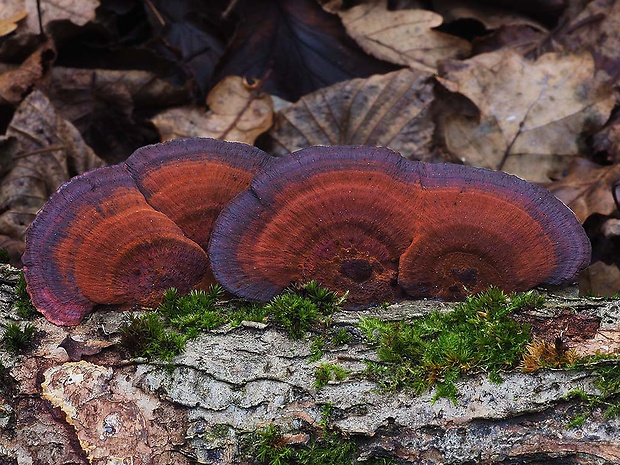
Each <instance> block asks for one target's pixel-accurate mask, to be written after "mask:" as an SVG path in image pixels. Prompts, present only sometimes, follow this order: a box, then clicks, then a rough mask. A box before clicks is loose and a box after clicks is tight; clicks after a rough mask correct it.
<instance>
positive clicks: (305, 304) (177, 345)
mask: <svg viewBox="0 0 620 465" xmlns="http://www.w3.org/2000/svg"><path fill="white" fill-rule="evenodd" d="M223 292H224V291H223V289H222V288H221V287H220V286H217V285H216V286H212V287H211V288H210V289H209V290H208V291H197V290H194V291H191V292H190V293H189V294H187V295H185V296H181V295H179V293H178V292H177V290H176V289H169V290H167V291H166V292H165V293H164V298H163V301H162V303H161V304H160V305H159V306H158V307H157V308H156V309H155V310H154V311H153V312H149V313H144V314H141V315H131V316H129V317H127V319H126V321H125V323H124V324H123V326H122V327H121V342H120V344H121V346H122V347H124V348H125V349H126V350H127V351H128V352H129V353H130V354H131V355H132V356H134V357H147V358H158V359H161V360H170V359H171V358H172V357H174V356H175V355H178V354H179V353H181V352H182V351H183V350H184V348H185V344H186V342H187V341H188V340H190V339H193V338H195V337H197V336H198V335H199V334H200V333H201V332H204V331H210V330H212V329H215V328H217V327H219V326H222V325H224V324H227V323H230V324H231V326H233V327H234V326H239V325H240V324H241V322H242V321H257V322H265V321H272V322H274V323H275V324H277V325H278V326H281V327H283V328H284V329H285V330H286V331H287V332H288V334H289V336H290V337H291V338H294V339H300V338H302V337H303V336H304V335H305V334H306V333H307V332H308V331H309V330H310V328H311V327H313V326H314V325H317V324H319V323H322V324H326V323H327V322H328V318H329V316H330V315H331V314H332V313H334V312H335V311H337V310H338V309H339V308H340V305H341V304H342V302H343V301H344V297H339V296H338V295H337V294H336V293H335V292H332V291H329V290H326V289H324V288H322V287H321V286H319V285H318V284H317V283H316V282H314V281H311V282H309V283H307V284H304V285H299V286H295V287H292V288H290V289H287V290H286V291H284V293H282V294H280V295H278V296H276V297H274V298H273V299H272V300H271V301H270V302H269V303H267V304H263V305H260V304H256V303H247V302H246V303H243V304H242V305H240V306H238V307H237V308H236V309H234V310H225V309H223V308H221V307H218V306H217V305H216V303H217V301H218V299H219V298H220V297H221V296H222V295H223ZM319 358H320V357H319Z"/></svg>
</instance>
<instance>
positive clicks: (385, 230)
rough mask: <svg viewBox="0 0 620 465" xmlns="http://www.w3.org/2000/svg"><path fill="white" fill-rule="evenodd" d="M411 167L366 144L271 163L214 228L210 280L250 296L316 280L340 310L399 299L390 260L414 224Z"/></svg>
mask: <svg viewBox="0 0 620 465" xmlns="http://www.w3.org/2000/svg"><path fill="white" fill-rule="evenodd" d="M413 167H415V165H411V164H409V163H407V162H406V160H405V159H403V158H402V157H400V156H399V155H398V154H397V153H396V152H393V151H392V150H389V149H385V148H371V147H311V148H308V149H304V150H300V151H299V152H296V153H293V154H292V155H289V156H286V157H283V158H281V159H278V161H277V163H273V164H272V165H270V167H269V168H268V169H265V170H264V171H261V172H260V173H259V174H257V175H256V177H255V178H254V179H253V181H252V183H251V188H250V190H248V191H246V192H243V193H241V194H240V195H239V196H238V197H236V198H235V199H234V200H233V201H232V202H231V203H230V204H229V205H228V206H227V207H225V208H224V210H222V213H221V215H220V216H219V218H218V220H217V221H216V223H215V226H214V229H213V233H212V237H211V244H210V246H209V256H210V258H211V261H212V265H211V266H212V270H213V273H214V275H215V278H216V279H217V281H218V282H219V283H220V284H222V285H223V286H224V287H225V288H227V289H228V290H229V291H231V292H233V293H234V294H237V295H240V296H242V297H245V298H249V299H253V300H262V301H264V300H268V299H269V298H271V297H272V296H274V295H275V294H277V293H278V292H280V291H282V289H284V288H285V287H287V286H288V285H289V284H291V282H303V281H308V280H311V279H316V280H317V281H319V282H320V283H322V284H323V285H325V286H327V287H329V288H331V289H333V290H336V291H341V292H345V291H347V290H349V291H350V295H349V300H348V302H349V304H350V305H352V306H359V305H366V304H368V303H370V302H376V303H380V302H385V301H387V300H394V299H395V298H398V297H399V296H400V291H399V289H398V284H397V270H398V259H399V257H400V255H401V254H402V253H403V252H404V251H405V249H406V248H407V247H408V246H409V244H410V243H411V238H412V233H413V232H414V231H415V230H416V228H417V225H416V223H417V222H418V221H419V218H418V209H419V208H420V202H419V201H420V200H421V194H422V190H421V188H420V181H419V174H418V173H417V171H416V170H415V169H411V168H413Z"/></svg>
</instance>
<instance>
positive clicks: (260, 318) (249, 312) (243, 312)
mask: <svg viewBox="0 0 620 465" xmlns="http://www.w3.org/2000/svg"><path fill="white" fill-rule="evenodd" d="M267 315H268V312H267V309H266V308H265V305H264V304H258V303H255V302H243V303H242V304H241V305H240V306H238V307H237V308H235V309H234V310H233V311H232V312H231V314H230V324H231V325H232V326H233V327H236V326H239V325H241V322H242V321H254V322H257V323H264V322H265V320H266V318H267Z"/></svg>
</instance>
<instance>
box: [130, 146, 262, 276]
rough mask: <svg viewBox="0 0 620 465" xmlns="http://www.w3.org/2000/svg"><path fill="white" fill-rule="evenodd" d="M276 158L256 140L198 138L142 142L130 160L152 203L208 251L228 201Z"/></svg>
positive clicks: (138, 183)
mask: <svg viewBox="0 0 620 465" xmlns="http://www.w3.org/2000/svg"><path fill="white" fill-rule="evenodd" d="M270 159H271V157H270V156H269V155H267V154H266V153H265V152H263V151H262V150H260V149H258V148H256V147H253V146H251V145H247V144H241V143H238V142H225V141H220V140H216V139H200V138H194V139H185V140H173V141H169V142H164V143H162V144H156V145H149V146H146V147H142V148H140V149H138V150H136V151H135V152H134V153H133V154H132V155H131V156H130V157H129V158H128V159H127V161H126V165H127V168H128V170H129V172H130V173H131V174H132V176H133V177H134V179H135V181H136V184H137V186H138V188H139V189H140V191H141V192H142V193H143V194H144V196H145V198H146V200H147V202H148V203H149V204H150V205H151V206H153V208H155V209H156V210H158V211H160V212H162V213H164V214H165V215H166V216H168V217H169V218H170V219H172V221H174V222H175V223H176V224H177V225H178V226H179V227H180V228H181V230H182V231H183V232H184V233H185V235H186V236H187V237H189V238H190V239H192V240H193V241H194V242H196V243H197V244H198V245H200V246H201V247H202V248H203V249H204V250H206V249H207V245H208V242H209V238H210V236H211V229H212V227H213V222H214V221H215V218H216V217H217V215H218V214H219V213H220V211H221V210H222V208H223V207H224V205H226V204H227V203H228V202H229V201H230V200H231V199H232V198H233V197H234V196H236V195H237V194H239V192H241V191H242V190H244V189H246V188H247V187H248V186H249V184H250V180H251V179H252V176H254V174H255V173H256V172H257V171H258V170H259V169H261V168H263V167H264V166H265V165H266V164H267V163H268V162H269V161H270ZM209 276H211V275H210V273H209ZM207 281H211V282H213V279H212V277H211V279H208V280H207Z"/></svg>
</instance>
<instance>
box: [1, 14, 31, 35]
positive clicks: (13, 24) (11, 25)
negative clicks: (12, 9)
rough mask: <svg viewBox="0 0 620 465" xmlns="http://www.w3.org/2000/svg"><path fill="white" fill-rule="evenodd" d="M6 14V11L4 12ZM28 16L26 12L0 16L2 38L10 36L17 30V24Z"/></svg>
mask: <svg viewBox="0 0 620 465" xmlns="http://www.w3.org/2000/svg"><path fill="white" fill-rule="evenodd" d="M3 13H4V11H3ZM26 16H28V13H26V12H25V11H18V12H17V13H13V14H11V13H8V14H6V15H5V14H2V15H0V37H4V36H6V35H9V34H10V33H11V32H13V31H14V30H15V29H17V23H19V22H20V21H21V20H22V19H24V18H25V17H26Z"/></svg>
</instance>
